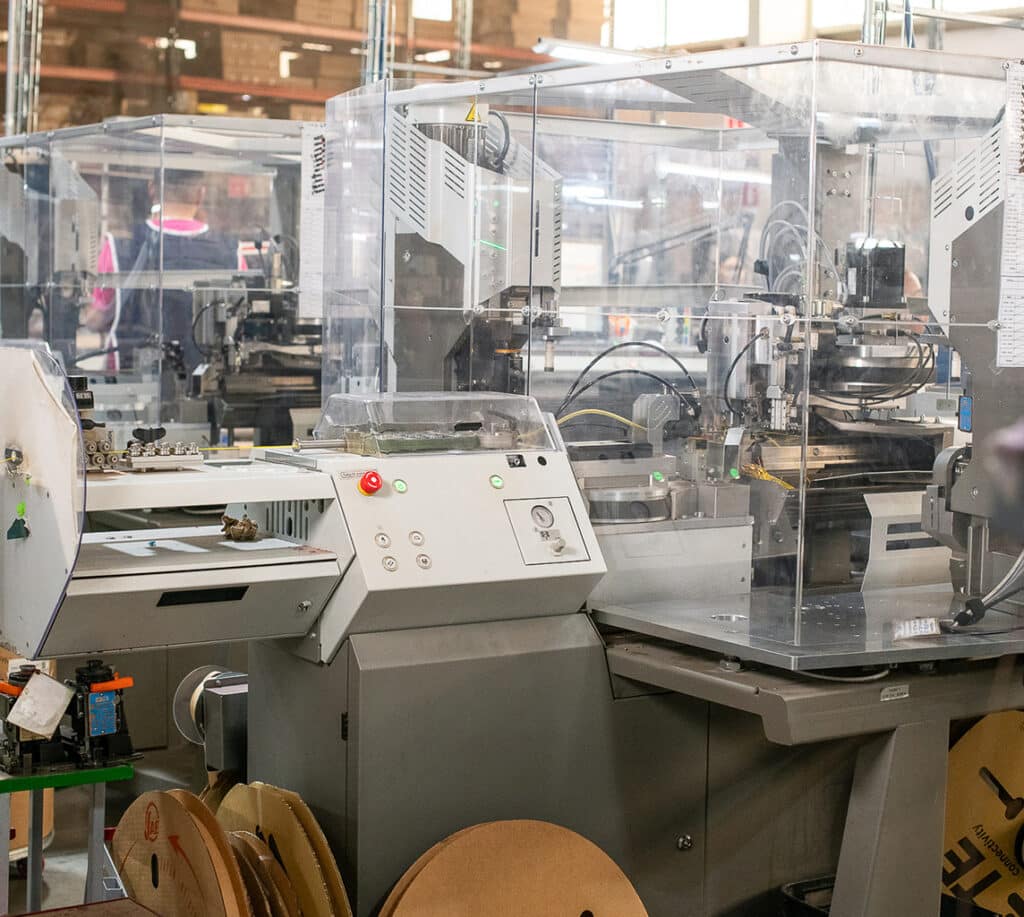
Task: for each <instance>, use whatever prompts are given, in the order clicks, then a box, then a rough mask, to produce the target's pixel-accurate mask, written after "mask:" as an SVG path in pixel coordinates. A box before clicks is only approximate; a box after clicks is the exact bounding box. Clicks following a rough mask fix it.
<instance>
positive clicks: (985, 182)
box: [977, 125, 1003, 216]
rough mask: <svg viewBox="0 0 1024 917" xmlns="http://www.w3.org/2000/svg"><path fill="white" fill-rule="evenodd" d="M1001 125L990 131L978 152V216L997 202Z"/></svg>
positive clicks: (999, 184)
mask: <svg viewBox="0 0 1024 917" xmlns="http://www.w3.org/2000/svg"><path fill="white" fill-rule="evenodd" d="M1000 134H1001V125H1000V126H999V127H997V128H996V129H995V130H993V131H991V132H990V133H989V135H988V136H987V137H986V138H985V139H984V140H983V141H982V142H981V148H980V149H979V150H978V207H977V211H978V215H979V216H980V215H981V214H983V213H984V212H985V211H986V210H988V209H989V208H990V207H992V206H993V205H994V204H995V203H997V201H998V200H999V190H1000V188H1001V187H1002V178H1003V145H1002V143H1001V142H1000V140H1001V137H1000Z"/></svg>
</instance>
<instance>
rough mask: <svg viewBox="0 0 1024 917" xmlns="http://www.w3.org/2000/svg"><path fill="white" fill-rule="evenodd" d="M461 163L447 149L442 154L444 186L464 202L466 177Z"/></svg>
mask: <svg viewBox="0 0 1024 917" xmlns="http://www.w3.org/2000/svg"><path fill="white" fill-rule="evenodd" d="M463 168H464V167H463V165H462V162H461V161H460V160H458V159H456V158H455V156H454V155H453V154H452V153H450V152H449V151H448V150H447V149H446V150H445V152H444V184H445V187H446V188H448V190H449V191H451V192H452V193H453V194H456V195H457V196H458V197H460V198H462V199H463V200H465V198H466V176H465V173H464V171H463Z"/></svg>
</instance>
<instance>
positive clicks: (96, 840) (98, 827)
mask: <svg viewBox="0 0 1024 917" xmlns="http://www.w3.org/2000/svg"><path fill="white" fill-rule="evenodd" d="M106 808H107V785H106V784H105V783H94V784H93V786H92V805H91V807H90V809H89V846H88V860H87V863H88V866H87V868H86V873H85V903H86V904H93V903H94V902H96V901H104V900H106V899H105V897H104V893H103V863H104V859H105V858H104V842H103V833H104V828H105V822H106Z"/></svg>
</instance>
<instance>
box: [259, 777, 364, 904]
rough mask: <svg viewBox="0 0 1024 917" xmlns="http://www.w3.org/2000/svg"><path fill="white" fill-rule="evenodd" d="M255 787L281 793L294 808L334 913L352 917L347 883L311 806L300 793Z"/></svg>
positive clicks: (260, 784)
mask: <svg viewBox="0 0 1024 917" xmlns="http://www.w3.org/2000/svg"><path fill="white" fill-rule="evenodd" d="M254 785H255V786H258V787H261V788H263V789H267V790H271V791H272V792H275V793H280V794H281V796H282V798H283V799H284V801H285V802H287V803H288V805H290V806H291V807H292V811H293V812H294V813H295V814H296V816H297V817H298V819H299V824H300V825H302V830H303V831H305V832H306V837H308V838H309V842H310V843H311V844H312V845H313V850H314V852H315V853H316V858H317V860H318V861H319V862H320V870H321V872H323V876H324V879H325V881H326V882H327V890H328V892H330V895H331V904H332V905H333V906H334V913H335V914H338V915H339V917H352V907H351V906H350V905H349V903H348V894H347V893H346V891H345V883H344V882H342V880H341V873H340V872H339V871H338V861H337V860H335V859H334V854H333V853H331V848H330V845H329V844H328V843H327V838H326V837H325V836H324V832H323V829H322V828H321V827H320V823H319V822H318V821H317V820H316V816H314V815H313V813H312V812H311V811H310V809H309V806H307V805H306V803H305V802H304V801H303V799H302V797H301V796H300V795H299V794H298V793H294V792H292V791H291V790H283V789H281V788H280V787H275V786H271V785H270V784H269V783H257V784H254Z"/></svg>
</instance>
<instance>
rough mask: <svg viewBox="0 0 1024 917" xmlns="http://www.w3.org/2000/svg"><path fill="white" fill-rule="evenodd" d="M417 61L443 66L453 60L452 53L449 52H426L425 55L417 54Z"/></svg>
mask: <svg viewBox="0 0 1024 917" xmlns="http://www.w3.org/2000/svg"><path fill="white" fill-rule="evenodd" d="M415 59H416V60H418V61H426V62H427V63H428V64H443V63H444V62H445V61H450V60H451V59H452V52H451V51H447V50H441V51H426V52H424V53H423V54H417V55H416V58H415Z"/></svg>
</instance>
